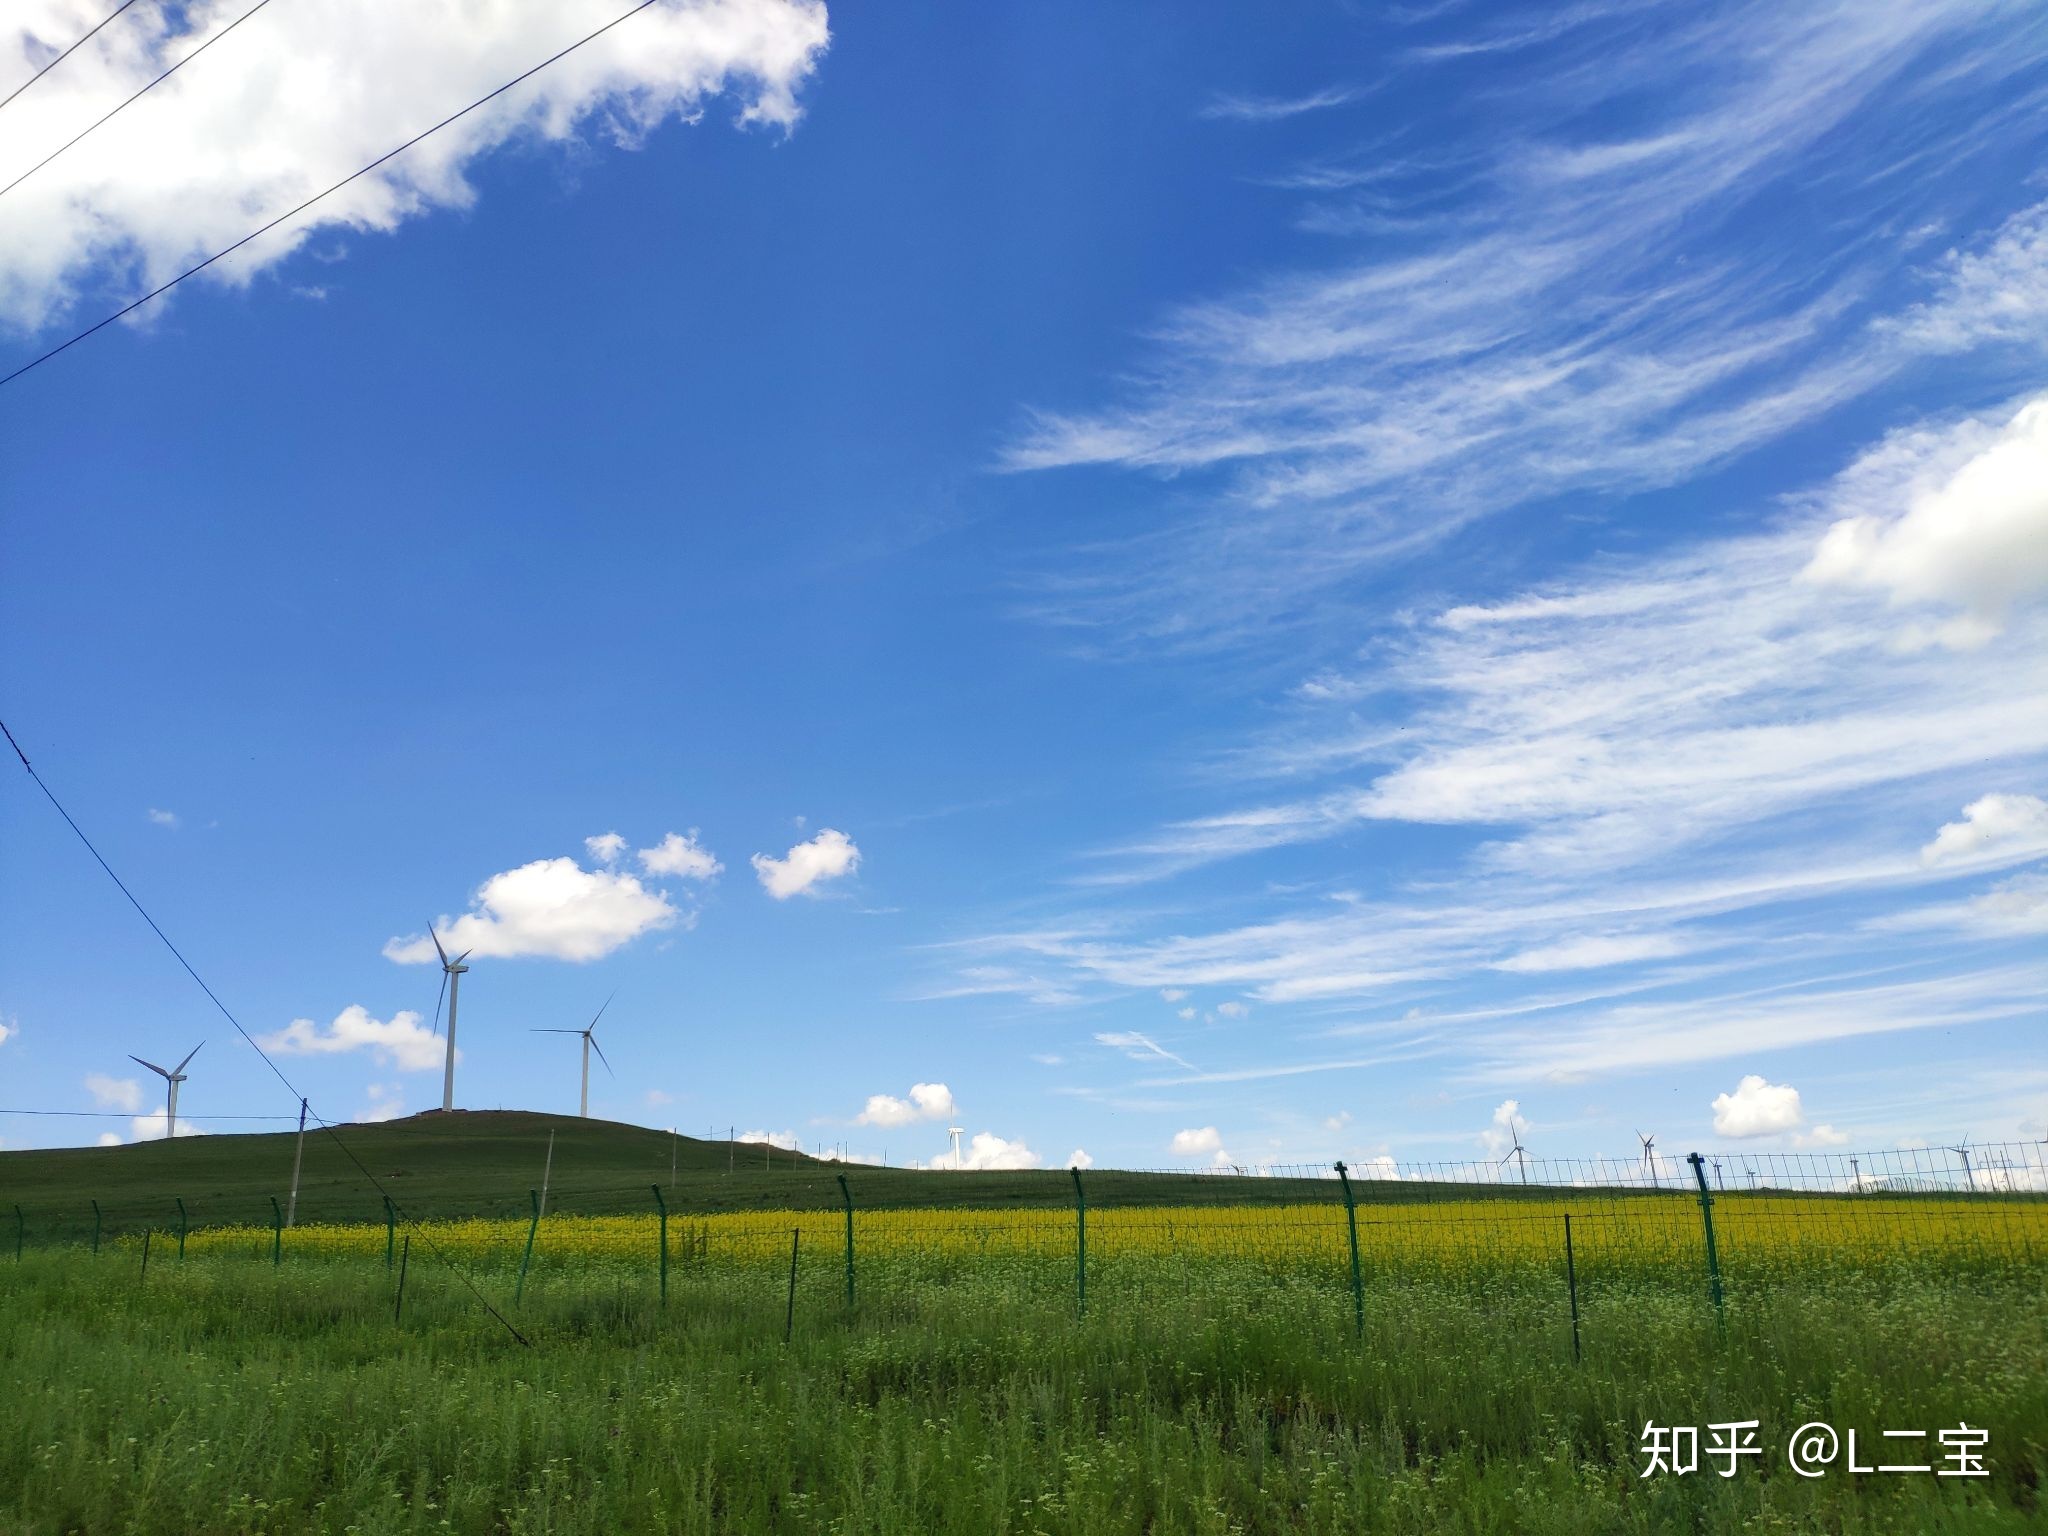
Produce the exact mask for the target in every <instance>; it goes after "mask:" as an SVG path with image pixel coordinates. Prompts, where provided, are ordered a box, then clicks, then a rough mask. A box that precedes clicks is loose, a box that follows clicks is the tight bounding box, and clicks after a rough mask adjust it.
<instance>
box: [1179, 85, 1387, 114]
mask: <svg viewBox="0 0 2048 1536" xmlns="http://www.w3.org/2000/svg"><path fill="white" fill-rule="evenodd" d="M1364 94H1365V91H1364V89H1363V88H1362V87H1359V86H1350V85H1328V86H1324V87H1323V88H1322V89H1320V90H1315V91H1307V92H1304V93H1303V94H1302V95H1299V96H1245V95H1239V94H1237V93H1234V92H1226V91H1219V92H1218V93H1217V94H1216V95H1214V96H1211V97H1210V98H1209V100H1208V101H1207V102H1206V103H1205V104H1204V105H1203V107H1202V110H1201V111H1200V112H1199V113H1198V114H1196V115H1197V116H1200V117H1206V118H1213V119H1222V120H1226V121H1230V122H1239V123H1274V122H1279V121H1281V120H1283V119H1285V118H1290V117H1300V116H1301V115H1302V114H1303V113H1304V112H1326V111H1328V110H1329V109H1330V108H1331V107H1341V106H1345V105H1347V104H1349V103H1351V102H1354V101H1356V100H1358V98H1359V97H1360V96H1362V95H1364Z"/></svg>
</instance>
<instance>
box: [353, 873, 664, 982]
mask: <svg viewBox="0 0 2048 1536" xmlns="http://www.w3.org/2000/svg"><path fill="white" fill-rule="evenodd" d="M683 920H684V914H683V913H682V912H681V911H679V910H678V909H677V908H676V906H675V905H674V903H672V902H671V901H670V900H669V899H668V896H667V895H666V894H665V893H663V892H661V891H658V890H651V889H649V888H648V887H646V886H644V885H642V884H641V883H640V881H639V879H638V878H637V877H635V876H633V875H623V874H615V873H613V872H612V871H610V870H603V869H597V870H590V869H584V868H582V867H581V866H579V865H578V864H577V863H576V861H575V860H574V859H567V858H558V859H535V860H534V861H533V862H532V863H531V864H522V865H520V866H519V867H518V868H517V869H508V870H506V871H505V872H504V873H503V874H498V875H493V876H491V878H490V879H488V880H486V881H485V882H484V883H483V884H482V885H481V886H479V887H478V888H477V892H476V897H475V899H474V901H473V903H472V910H471V911H469V912H465V913H464V914H463V915H462V916H461V917H458V918H452V919H451V918H449V917H446V916H443V917H442V918H440V919H439V920H438V921H437V922H436V923H435V927H436V928H437V929H439V930H440V934H441V942H442V943H443V944H444V945H446V946H447V949H448V952H449V954H451V955H453V954H458V953H460V952H461V951H463V950H469V951H470V952H471V953H473V954H475V955H479V956H497V957H513V956H519V955H542V956H546V957H548V958H550V959H555V960H600V959H602V958H603V957H604V956H606V955H608V954H610V953H611V952H612V951H613V950H615V949H618V948H620V947H621V946H622V945H625V944H628V943H631V942H632V941H633V940H634V939H637V938H639V937H640V936H641V935H642V934H644V933H652V932H656V931H658V930H660V929H663V928H672V927H674V926H675V925H676V924H677V923H678V922H681V921H683ZM384 955H385V958H386V959H389V960H396V961H398V962H399V963H400V964H402V965H427V964H431V963H435V960H436V956H435V954H434V941H433V939H432V937H431V936H429V935H427V934H415V935H412V936H410V937H407V938H395V939H392V940H391V941H390V942H389V943H387V944H386V945H385V946H384Z"/></svg>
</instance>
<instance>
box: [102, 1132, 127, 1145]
mask: <svg viewBox="0 0 2048 1536" xmlns="http://www.w3.org/2000/svg"><path fill="white" fill-rule="evenodd" d="M99 1144H100V1145H101V1146H103V1147H118V1146H121V1145H122V1141H121V1134H120V1132H118V1131H101V1132H100V1139H99Z"/></svg>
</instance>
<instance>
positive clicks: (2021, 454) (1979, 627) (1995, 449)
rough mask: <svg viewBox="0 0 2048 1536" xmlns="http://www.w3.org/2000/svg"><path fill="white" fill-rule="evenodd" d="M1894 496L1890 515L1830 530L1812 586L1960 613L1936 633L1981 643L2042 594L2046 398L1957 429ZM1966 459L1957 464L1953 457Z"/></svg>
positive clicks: (2045, 585) (2047, 498) (2046, 580)
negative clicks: (1995, 424) (1860, 590)
mask: <svg viewBox="0 0 2048 1536" xmlns="http://www.w3.org/2000/svg"><path fill="white" fill-rule="evenodd" d="M1945 447H1946V449H1947V451H1945V452H1939V453H1930V454H1929V455H1928V458H1927V461H1926V462H1925V463H1924V464H1923V465H1920V466H1913V468H1914V469H1915V470H1916V471H1917V472H1915V473H1913V474H1912V477H1911V479H1910V481H1909V482H1908V483H1907V485H1905V486H1904V487H1901V488H1900V489H1901V491H1902V492H1903V494H1902V495H1901V496H1900V503H1901V504H1900V505H1898V506H1897V508H1896V510H1873V511H1862V512H1857V513H1855V514H1854V515H1852V516H1849V517H1845V518H1843V519H1841V520H1840V521H1838V522H1836V523H1835V524H1834V525H1833V526H1832V527H1831V528H1829V529H1828V532H1827V535H1826V537H1825V538H1823V539H1822V540H1821V542H1820V546H1819V548H1818V549H1817V550H1816V551H1815V552H1814V556H1813V560H1812V562H1811V563H1810V564H1809V565H1808V566H1807V572H1806V573H1807V575H1808V576H1809V577H1810V578H1811V579H1812V580H1815V581H1820V582H1835V583H1840V584H1842V585H1846V586H1859V587H1869V588H1874V589H1877V590H1880V591H1883V592H1885V593H1887V594H1888V595H1889V596H1890V597H1891V598H1892V599H1893V600H1894V601H1895V602H1897V603H1900V604H1916V603H1938V604H1944V605H1947V606H1951V607H1954V608H1957V609H1960V610H1962V611H1963V613H1964V615H1965V618H1964V620H1963V621H1962V622H1961V623H1960V624H1957V623H1951V624H1950V625H1948V626H1944V627H1943V628H1941V629H1939V630H1937V631H1935V632H1934V634H1935V637H1936V638H1941V639H1944V640H1946V641H1947V642H1948V643H1951V644H1958V645H1964V646H1969V645H1974V644H1981V643H1982V642H1983V640H1984V639H1986V638H1988V637H1989V635H1990V634H1991V633H1993V632H1995V630H1996V629H1997V627H1998V626H1999V625H2001V624H2002V623H2003V622H2004V619H2005V616H2006V614H2007V612H2008V611H2009V610H2010V609H2011V607H2012V605H2013V604H2014V603H2015V602H2017V601H2018V600H2020V599H2022V598H2026V597H2032V596H2034V595H2035V594H2037V593H2040V592H2042V591H2043V590H2048V395H2044V396H2041V397H2040V398H2038V399H2035V400H2032V401H2029V402H2028V403H2027V404H2026V405H2025V406H2023V407H2022V408H2021V409H2020V411H2019V413H2018V414H2017V415H2015V416H2014V417H2013V418H2012V419H2011V420H2010V421H2008V422H2006V423H2005V424H2004V425H2003V427H2002V428H1988V427H1984V426H1982V425H1981V424H1971V425H1969V426H1966V427H1964V428H1962V429H1959V430H1958V431H1957V433H1956V434H1955V436H1954V439H1953V440H1952V441H1951V443H1949V444H1947V445H1945ZM1958 449H1961V450H1962V451H1964V452H1967V454H1968V457H1966V458H1964V459H1963V460H1962V462H1961V463H1960V464H1957V463H1955V462H1954V460H1955V458H1956V457H1957V450H1958Z"/></svg>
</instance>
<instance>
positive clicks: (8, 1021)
mask: <svg viewBox="0 0 2048 1536" xmlns="http://www.w3.org/2000/svg"><path fill="white" fill-rule="evenodd" d="M20 1033H21V1020H19V1019H13V1018H9V1017H8V1016H7V1015H5V1014H0V1045H5V1044H6V1043H7V1042H8V1041H10V1040H12V1039H13V1038H14V1037H15V1036H16V1035H18V1034H20Z"/></svg>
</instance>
